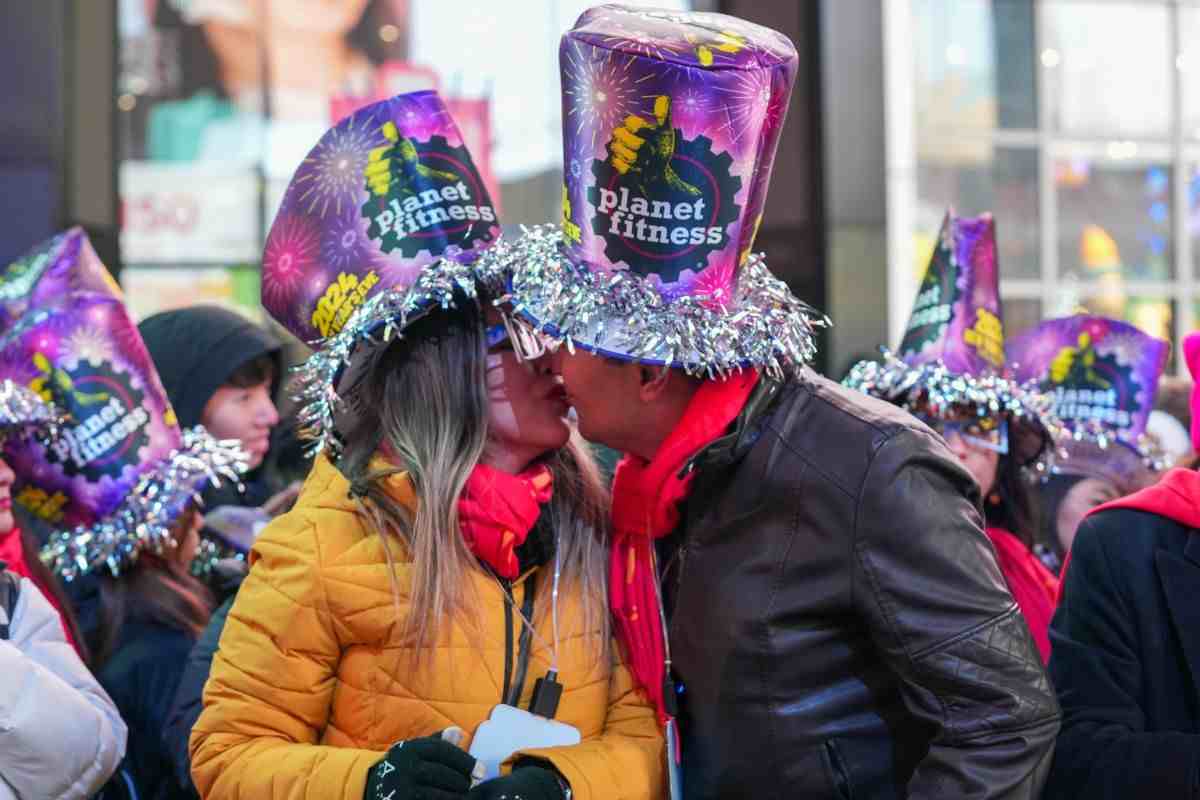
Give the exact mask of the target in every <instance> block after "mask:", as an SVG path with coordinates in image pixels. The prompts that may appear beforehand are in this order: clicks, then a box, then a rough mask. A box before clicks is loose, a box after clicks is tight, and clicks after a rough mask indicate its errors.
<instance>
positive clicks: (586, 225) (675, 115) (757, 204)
mask: <svg viewBox="0 0 1200 800" xmlns="http://www.w3.org/2000/svg"><path fill="white" fill-rule="evenodd" d="M559 63H560V68H561V71H562V100H563V111H562V113H563V140H564V141H563V149H564V152H563V156H564V164H563V168H564V180H565V185H564V187H563V235H564V240H565V242H566V245H567V247H566V252H567V255H568V257H569V258H570V259H571V260H572V261H573V262H574V263H576V264H581V265H586V266H587V267H588V268H591V269H596V270H601V271H606V272H608V271H615V270H631V271H632V272H633V273H635V274H637V275H640V276H643V277H645V278H647V279H648V280H649V281H651V282H652V283H653V285H655V286H656V287H657V288H658V290H659V292H660V293H661V294H662V296H663V298H664V300H666V301H667V302H670V301H671V300H673V299H675V298H677V297H680V296H683V295H691V294H696V295H705V296H707V297H709V298H711V300H712V301H713V302H714V303H715V304H717V305H719V306H725V305H727V304H730V303H732V301H733V299H734V294H735V287H736V278H737V273H738V269H739V267H740V265H741V263H742V261H743V259H744V257H745V256H746V254H748V253H749V251H750V248H751V247H752V245H753V241H754V236H755V234H756V232H757V229H758V224H759V222H760V221H761V216H762V210H763V205H764V203H765V201H766V196H767V186H768V183H769V180H770V175H771V167H772V163H773V161H774V158H775V151H776V147H777V145H778V144H779V136H780V132H781V131H782V128H783V121H784V117H785V116H786V113H787V109H788V103H789V99H790V95H791V89H792V84H793V82H794V80H795V74H796V69H797V64H798V57H797V54H796V50H795V48H794V47H793V45H792V43H791V41H790V40H788V38H787V37H785V36H783V35H782V34H780V33H777V32H776V31H773V30H770V29H769V28H764V27H762V26H759V25H755V24H753V23H750V22H746V21H744V20H740V19H737V18H734V17H729V16H725V15H722V14H707V13H678V12H673V11H656V10H651V9H635V8H625V7H621V6H612V5H609V6H599V7H597V8H593V9H591V10H589V11H586V12H585V13H584V14H583V15H582V16H581V17H580V18H579V20H578V21H577V22H576V24H575V27H574V28H573V29H572V30H570V31H569V32H568V33H567V34H566V35H565V36H564V37H563V39H562V42H561V45H560V48H559Z"/></svg>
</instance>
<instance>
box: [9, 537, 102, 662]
mask: <svg viewBox="0 0 1200 800" xmlns="http://www.w3.org/2000/svg"><path fill="white" fill-rule="evenodd" d="M40 549H41V548H40V546H39V545H38V541H37V537H36V536H34V534H33V531H31V530H29V529H27V528H25V527H24V526H22V527H21V555H22V556H23V557H24V559H25V566H26V568H28V570H29V572H30V574H31V575H32V576H33V582H34V583H35V584H37V586H38V588H40V589H44V590H46V592H48V593H49V594H50V599H51V600H52V601H53V603H54V605H56V606H57V607H58V611H59V614H60V615H61V616H62V621H63V627H64V628H66V629H67V632H68V633H70V634H71V638H72V639H73V640H74V641H75V644H76V646H77V647H78V649H79V654H80V656H82V658H83V661H84V663H85V664H86V663H89V662H90V660H91V659H90V657H89V653H88V647H87V642H85V641H84V639H83V633H82V632H80V630H79V620H78V619H76V618H75V610H74V609H73V608H72V606H71V601H70V600H69V599H68V598H67V594H66V592H64V591H63V587H62V583H60V582H59V580H58V577H57V576H55V574H54V573H53V572H51V571H50V568H49V567H47V566H46V565H45V564H44V563H42V559H41V557H40V555H39V550H40Z"/></svg>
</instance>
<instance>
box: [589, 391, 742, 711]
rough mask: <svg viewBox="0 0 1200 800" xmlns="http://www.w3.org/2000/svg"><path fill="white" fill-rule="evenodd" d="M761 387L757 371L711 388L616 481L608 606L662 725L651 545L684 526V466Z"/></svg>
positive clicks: (660, 645)
mask: <svg viewBox="0 0 1200 800" xmlns="http://www.w3.org/2000/svg"><path fill="white" fill-rule="evenodd" d="M756 383H758V373H757V372H755V371H746V372H743V373H741V374H739V375H735V376H733V377H731V378H728V379H726V380H721V381H706V382H705V383H704V384H702V385H701V387H700V388H699V389H698V390H697V391H696V394H695V395H694V396H693V397H692V399H691V402H689V403H688V406H687V408H686V409H685V410H684V412H683V417H682V418H681V419H680V420H679V424H677V425H676V426H675V430H673V431H671V433H670V435H669V436H667V438H666V439H665V440H664V441H663V443H662V444H661V445H660V446H659V448H658V452H656V453H655V454H654V460H653V461H649V462H647V461H645V460H644V459H641V458H638V457H637V456H634V455H626V456H625V457H624V458H623V459H621V462H620V463H619V464H618V465H617V471H616V475H615V476H614V477H613V486H612V494H613V502H612V521H613V546H612V556H611V559H612V560H611V562H610V571H609V572H610V574H609V579H608V581H609V583H608V588H609V602H610V604H611V606H612V612H613V619H614V623H615V625H616V629H617V636H618V637H619V638H620V640H621V641H622V642H623V643H624V645H625V649H626V656H627V658H628V659H629V668H630V670H631V671H632V672H633V676H634V678H636V679H637V681H638V683H640V684H641V685H642V688H643V689H644V690H645V692H646V694H647V695H648V696H649V698H650V700H651V702H653V703H654V706H655V708H656V709H657V710H658V717H659V722H660V723H663V724H665V723H666V721H667V713H666V706H665V703H664V698H663V683H664V677H665V676H664V674H663V668H664V664H665V660H666V647H665V643H664V641H663V630H662V624H661V620H660V619H659V605H658V592H657V589H656V586H655V582H656V581H657V580H658V577H657V576H656V575H655V574H654V562H653V559H652V548H653V547H654V541H653V540H654V539H660V538H662V537H663V536H666V535H667V534H669V533H670V532H671V531H673V530H674V529H675V526H676V525H678V524H679V503H680V501H682V500H683V499H685V498H686V497H687V495H688V491H689V490H690V488H691V484H692V473H690V472H689V473H688V475H686V476H685V477H682V478H681V477H679V473H680V471H681V470H682V469H683V466H684V464H686V463H687V460H688V459H690V458H691V457H692V456H694V455H696V453H698V452H700V451H701V450H703V449H704V448H705V447H707V446H708V445H709V444H711V443H712V442H713V441H715V440H716V439H718V438H719V437H720V436H721V435H722V434H723V433H725V431H726V430H727V429H728V428H729V425H730V424H731V423H732V422H733V421H734V420H735V419H737V416H738V414H740V413H741V412H742V409H743V408H744V407H745V405H746V400H747V399H749V397H750V392H751V391H752V390H753V389H754V386H755V384H756Z"/></svg>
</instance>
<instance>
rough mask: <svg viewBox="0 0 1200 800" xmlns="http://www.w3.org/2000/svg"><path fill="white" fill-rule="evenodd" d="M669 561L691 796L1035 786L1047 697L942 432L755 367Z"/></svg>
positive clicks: (1015, 790) (880, 794) (706, 461)
mask: <svg viewBox="0 0 1200 800" xmlns="http://www.w3.org/2000/svg"><path fill="white" fill-rule="evenodd" d="M691 467H692V468H694V469H696V470H697V475H696V481H695V483H694V485H693V489H692V492H691V499H690V500H689V503H688V507H687V509H686V513H685V517H684V523H683V525H682V526H681V529H680V530H678V531H676V532H675V534H674V535H673V536H672V537H670V538H669V539H667V540H665V541H664V542H663V543H662V545H663V546H662V547H661V548H660V565H661V570H662V577H663V589H664V597H665V600H666V604H667V608H668V612H669V616H670V621H669V636H670V644H671V650H672V656H673V659H674V673H675V675H676V677H677V679H678V681H679V682H680V683H681V684H682V686H681V689H680V692H679V699H680V717H679V719H680V726H681V729H682V734H683V761H684V795H685V796H686V797H687V798H689V800H692V799H693V798H745V797H754V798H796V797H803V798H807V799H808V800H814V799H816V798H842V799H843V800H846V799H848V798H853V799H854V800H867V799H870V800H875V799H876V798H880V799H882V798H905V797H908V798H931V799H932V798H939V800H940V799H941V798H1013V799H1015V798H1030V800H1035V799H1036V798H1037V797H1038V795H1039V794H1040V791H1041V787H1042V784H1043V782H1044V780H1045V777H1046V773H1047V770H1048V769H1049V766H1050V760H1051V756H1052V753H1053V748H1054V737H1055V735H1056V734H1057V732H1058V727H1059V708H1058V703H1057V701H1056V700H1055V696H1054V692H1053V690H1052V689H1051V687H1050V684H1049V682H1048V680H1047V678H1046V674H1045V672H1044V670H1043V668H1042V663H1041V659H1040V658H1039V657H1038V653H1037V649H1036V648H1035V646H1034V643H1033V641H1032V639H1031V637H1030V635H1029V632H1028V630H1027V629H1026V627H1025V623H1024V621H1023V619H1022V617H1021V614H1020V612H1019V611H1018V610H1017V607H1016V605H1015V603H1014V602H1013V598H1012V596H1011V595H1010V594H1009V592H1008V590H1007V588H1006V587H1005V583H1004V578H1003V577H1002V576H1001V574H1000V570H999V568H998V567H997V565H996V559H995V555H994V552H993V550H992V548H991V545H990V544H989V542H988V539H987V537H986V536H985V535H984V533H983V530H982V528H981V520H980V514H979V511H978V498H979V495H978V491H977V489H976V488H975V485H974V482H973V481H972V479H971V477H970V475H969V474H968V473H967V472H966V471H965V470H964V469H963V468H962V467H961V466H960V465H959V464H958V462H957V460H956V459H954V457H953V456H952V455H951V454H950V452H949V451H948V450H947V449H946V447H945V445H944V444H943V443H942V441H941V440H940V439H939V438H938V437H937V436H936V435H934V434H933V433H932V432H931V431H930V430H929V429H928V428H926V427H924V426H923V425H921V423H919V422H917V421H916V420H915V419H913V418H912V417H910V416H909V415H907V414H905V413H904V412H902V411H900V410H898V409H897V408H895V407H893V406H891V405H887V404H885V403H881V402H877V401H875V400H873V399H870V398H868V397H865V396H863V395H860V394H858V393H856V392H852V391H850V390H848V389H844V388H842V387H841V386H838V385H837V384H834V383H832V382H830V381H828V380H826V379H824V378H821V377H819V376H817V375H815V374H812V373H806V374H805V375H804V376H803V377H802V378H799V379H796V380H793V381H791V382H789V383H787V384H778V383H772V382H767V381H763V382H761V383H760V386H759V387H758V388H757V389H756V391H755V394H754V395H752V396H751V399H750V401H749V402H748V403H747V406H746V409H745V410H744V411H743V413H742V416H741V417H740V418H739V419H738V422H737V423H736V424H735V428H734V430H733V431H732V432H731V433H730V434H728V435H727V436H726V437H724V438H723V439H721V440H718V441H717V442H716V443H714V444H713V445H712V446H710V447H709V448H707V449H706V450H705V451H703V452H702V453H701V454H700V455H699V456H697V458H696V459H694V460H693V461H692V463H691Z"/></svg>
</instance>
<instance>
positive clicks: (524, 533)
mask: <svg viewBox="0 0 1200 800" xmlns="http://www.w3.org/2000/svg"><path fill="white" fill-rule="evenodd" d="M553 481H554V478H553V476H552V475H551V474H550V469H549V468H548V467H546V466H545V465H544V464H538V465H537V466H534V467H531V468H529V469H527V470H525V471H524V472H522V473H521V474H520V475H512V474H509V473H507V472H503V471H501V470H498V469H496V468H495V467H489V466H487V465H486V464H477V465H476V466H475V469H474V470H472V471H471V476H470V477H469V478H467V484H466V486H464V487H463V492H462V496H461V497H460V498H459V500H458V522H459V526H460V527H461V528H462V532H463V538H464V539H466V542H467V547H468V548H470V550H471V552H472V553H474V554H475V556H476V558H478V559H479V560H480V561H483V562H484V563H486V564H487V565H489V566H490V567H491V568H492V569H494V570H495V571H496V574H497V575H499V576H500V577H502V578H507V579H508V580H515V579H516V578H518V577H519V576H520V574H521V564H520V561H519V559H518V558H517V553H516V549H517V548H518V547H520V546H521V545H523V544H524V543H525V540H526V539H527V538H528V537H529V531H530V530H532V529H533V526H534V524H535V523H536V522H537V519H538V515H539V514H540V513H541V511H542V508H541V507H542V505H543V504H544V503H547V502H549V500H550V497H551V495H552V494H553V490H554V487H553Z"/></svg>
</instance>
